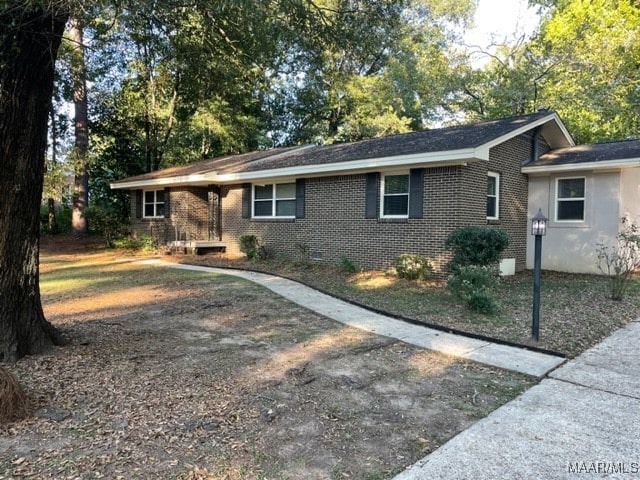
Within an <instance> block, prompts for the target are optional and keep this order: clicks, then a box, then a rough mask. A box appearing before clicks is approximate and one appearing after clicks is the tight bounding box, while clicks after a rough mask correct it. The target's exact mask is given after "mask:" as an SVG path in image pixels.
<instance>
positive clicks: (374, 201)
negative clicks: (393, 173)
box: [364, 168, 424, 218]
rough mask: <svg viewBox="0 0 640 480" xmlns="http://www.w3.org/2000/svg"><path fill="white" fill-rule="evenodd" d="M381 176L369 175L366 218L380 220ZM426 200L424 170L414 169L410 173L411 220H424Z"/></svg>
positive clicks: (367, 180) (366, 194) (373, 173)
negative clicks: (379, 185)
mask: <svg viewBox="0 0 640 480" xmlns="http://www.w3.org/2000/svg"><path fill="white" fill-rule="evenodd" d="M379 179H380V174H379V173H377V172H372V173H368V174H367V179H366V193H365V214H364V217H365V218H378V205H379V203H380V202H379V196H378V192H379V188H378V181H379ZM423 199H424V168H412V169H411V170H410V171H409V218H422V217H423V212H422V203H423Z"/></svg>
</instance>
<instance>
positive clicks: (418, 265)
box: [393, 253, 433, 280]
mask: <svg viewBox="0 0 640 480" xmlns="http://www.w3.org/2000/svg"><path fill="white" fill-rule="evenodd" d="M393 266H394V267H395V269H396V274H397V275H398V278H406V279H408V280H426V279H427V278H428V277H429V275H431V272H432V271H433V265H432V264H431V260H430V259H428V258H427V257H424V256H422V255H417V254H415V253H403V254H402V255H399V256H398V257H397V258H396V259H395V261H394V262H393Z"/></svg>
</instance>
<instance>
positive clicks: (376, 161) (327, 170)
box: [111, 146, 489, 189]
mask: <svg viewBox="0 0 640 480" xmlns="http://www.w3.org/2000/svg"><path fill="white" fill-rule="evenodd" d="M482 160H489V149H488V148H484V146H482V147H481V148H467V149H460V150H448V151H444V152H431V153H415V154H411V155H399V156H391V157H379V158H368V159H363V160H353V161H350V162H340V163H326V164H321V165H300V166H296V167H286V168H274V169H271V170H256V171H252V172H240V173H229V174H219V173H217V172H207V173H203V174H198V175H185V176H177V177H167V178H155V179H150V180H138V181H131V182H126V183H115V184H111V188H113V189H134V188H142V189H144V188H154V187H169V186H177V185H209V184H229V183H238V182H248V181H252V180H265V179H273V178H300V177H307V178H308V177H323V176H330V175H339V174H356V173H362V172H371V171H376V170H380V169H390V168H396V169H397V168H411V167H418V166H447V165H462V164H466V163H468V162H476V161H482Z"/></svg>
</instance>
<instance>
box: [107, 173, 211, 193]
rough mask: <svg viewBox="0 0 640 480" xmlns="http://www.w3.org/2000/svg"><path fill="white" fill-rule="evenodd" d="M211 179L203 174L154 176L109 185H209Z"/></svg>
mask: <svg viewBox="0 0 640 480" xmlns="http://www.w3.org/2000/svg"><path fill="white" fill-rule="evenodd" d="M209 183H211V182H209V181H207V180H205V179H204V178H203V175H201V174H198V175H181V176H178V177H165V178H152V179H148V180H133V181H131V182H117V183H111V184H110V185H109V187H111V189H112V190H116V189H123V190H126V189H133V188H142V189H145V188H149V189H152V188H157V187H172V186H176V185H208V184H209Z"/></svg>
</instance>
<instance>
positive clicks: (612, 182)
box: [527, 168, 640, 274]
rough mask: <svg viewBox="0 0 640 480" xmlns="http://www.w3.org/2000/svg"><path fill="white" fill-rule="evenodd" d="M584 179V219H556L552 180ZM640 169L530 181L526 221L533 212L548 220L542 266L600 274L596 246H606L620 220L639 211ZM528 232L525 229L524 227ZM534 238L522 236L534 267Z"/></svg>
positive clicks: (528, 259) (532, 178) (583, 173)
mask: <svg viewBox="0 0 640 480" xmlns="http://www.w3.org/2000/svg"><path fill="white" fill-rule="evenodd" d="M573 177H585V178H586V192H585V220H584V221H583V222H557V221H555V195H556V191H555V190H556V179H558V178H573ZM639 182H640V168H634V169H626V170H623V171H622V172H620V171H616V172H571V173H562V174H557V175H550V176H530V178H529V218H531V217H533V216H534V215H535V214H536V213H537V212H538V208H542V212H543V213H544V214H545V215H546V216H547V217H549V224H548V231H547V235H546V236H545V237H543V239H542V268H543V269H545V270H555V271H561V272H573V273H596V274H598V273H601V272H600V271H599V270H598V267H597V256H596V248H597V244H598V243H607V242H611V241H612V240H613V239H614V238H615V236H616V234H617V233H618V231H619V228H620V219H621V217H622V216H623V215H624V214H626V213H629V214H630V215H632V216H634V213H635V214H636V215H635V216H637V214H638V213H640V205H639V204H640V195H639V194H640V190H639V189H640V183H639ZM529 228H530V225H529ZM533 244H534V237H533V236H532V235H528V237H527V268H533V249H534V245H533Z"/></svg>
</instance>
